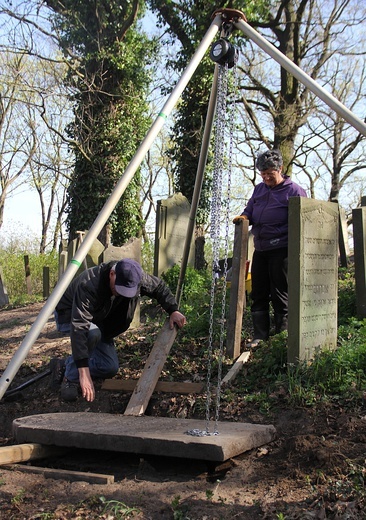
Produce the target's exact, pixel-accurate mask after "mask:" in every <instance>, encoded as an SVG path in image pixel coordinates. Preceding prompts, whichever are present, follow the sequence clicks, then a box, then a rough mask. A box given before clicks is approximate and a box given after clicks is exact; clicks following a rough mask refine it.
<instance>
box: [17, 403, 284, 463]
mask: <svg viewBox="0 0 366 520" xmlns="http://www.w3.org/2000/svg"><path fill="white" fill-rule="evenodd" d="M209 430H210V431H214V424H212V426H211V425H209ZM217 430H218V435H209V436H202V437H201V436H193V435H189V434H188V433H187V432H189V431H203V432H205V431H206V421H199V420H195V419H170V418H166V417H148V416H145V415H144V416H141V417H135V416H126V415H111V414H104V413H100V414H99V413H87V412H78V413H51V414H41V415H32V416H28V417H21V418H18V419H15V420H14V421H13V434H14V437H15V439H16V441H17V442H18V443H27V442H32V443H39V444H46V445H55V446H66V447H75V448H84V449H95V450H105V451H118V452H124V453H137V454H145V455H161V456H164V457H178V458H186V459H199V460H208V461H217V462H222V461H225V460H228V459H230V458H231V457H235V456H237V455H239V454H241V453H243V452H245V451H248V450H251V449H253V448H256V447H259V446H262V445H263V444H267V443H269V442H271V441H272V440H274V438H275V436H276V430H275V428H274V426H272V425H258V424H250V423H232V422H220V423H218V425H217Z"/></svg>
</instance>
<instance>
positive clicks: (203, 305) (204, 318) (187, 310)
mask: <svg viewBox="0 0 366 520" xmlns="http://www.w3.org/2000/svg"><path fill="white" fill-rule="evenodd" d="M179 272H180V267H179V266H178V265H175V266H173V267H172V268H171V269H169V270H168V271H166V272H165V273H163V274H162V278H163V280H164V281H165V282H166V283H167V285H168V286H169V288H170V289H171V290H172V292H173V293H175V291H176V288H177V285H178V279H179ZM210 288H211V277H210V274H209V273H208V272H207V271H197V270H196V269H193V267H190V266H187V270H186V275H185V281H184V286H183V290H182V297H181V302H180V309H181V311H182V312H183V313H184V314H185V316H186V317H187V325H185V327H184V337H185V338H186V339H187V340H188V338H190V339H191V340H192V339H193V338H198V337H204V336H205V335H207V334H208V331H209V321H210V320H209V318H210V298H209V295H210Z"/></svg>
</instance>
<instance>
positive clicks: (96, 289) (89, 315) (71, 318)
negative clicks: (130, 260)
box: [56, 261, 178, 367]
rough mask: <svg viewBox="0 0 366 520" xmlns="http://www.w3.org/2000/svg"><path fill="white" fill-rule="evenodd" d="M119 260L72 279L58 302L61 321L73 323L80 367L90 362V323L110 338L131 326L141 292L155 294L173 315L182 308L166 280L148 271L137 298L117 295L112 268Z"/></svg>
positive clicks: (76, 355) (155, 297)
mask: <svg viewBox="0 0 366 520" xmlns="http://www.w3.org/2000/svg"><path fill="white" fill-rule="evenodd" d="M115 263H116V262H115V261H114V262H109V263H104V264H100V265H98V266H96V267H92V268H90V269H87V270H86V271H84V272H83V273H81V274H80V275H79V276H78V277H76V278H75V279H74V280H73V281H72V282H71V283H70V285H69V286H68V288H67V289H66V291H65V293H64V295H63V296H62V298H61V300H60V301H59V303H58V304H57V306H56V311H57V314H58V316H57V318H58V322H59V323H60V324H61V323H70V324H71V331H70V337H71V349H72V354H73V357H74V360H75V362H76V365H77V366H78V367H81V366H88V357H89V354H88V347H87V334H88V331H89V327H90V323H94V324H95V325H97V327H99V329H100V330H101V333H102V338H103V339H105V340H107V341H108V340H111V339H112V338H114V337H116V336H118V335H119V334H121V333H122V332H124V331H125V330H127V329H128V327H129V326H130V324H131V321H132V320H133V315H134V313H135V309H136V306H137V303H138V300H139V297H140V296H149V297H151V298H154V299H155V300H156V301H157V302H158V303H159V304H160V305H161V306H162V307H163V309H164V310H165V311H166V312H167V313H168V314H169V315H170V314H172V312H174V311H176V310H178V305H177V302H176V300H175V298H174V296H173V294H172V292H171V291H170V289H169V288H168V286H167V285H166V284H165V283H164V282H163V280H161V279H160V278H157V277H156V276H151V275H149V274H147V273H145V272H143V275H142V279H141V284H140V290H139V292H138V293H137V295H136V296H135V297H134V298H124V297H123V296H113V295H112V291H111V289H110V284H109V272H110V270H111V267H112V266H113V265H114V264H115Z"/></svg>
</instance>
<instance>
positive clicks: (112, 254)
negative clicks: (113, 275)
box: [101, 238, 141, 264]
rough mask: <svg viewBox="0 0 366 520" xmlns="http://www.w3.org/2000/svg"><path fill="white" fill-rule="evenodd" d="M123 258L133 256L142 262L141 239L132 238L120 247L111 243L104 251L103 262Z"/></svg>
mask: <svg viewBox="0 0 366 520" xmlns="http://www.w3.org/2000/svg"><path fill="white" fill-rule="evenodd" d="M122 258H132V259H133V260H136V262H138V263H139V264H140V263H141V239H140V238H130V240H129V241H128V242H126V243H125V244H123V245H122V246H120V247H117V246H112V245H109V246H108V247H107V248H106V249H105V250H104V251H103V253H102V256H101V262H111V261H112V260H115V261H116V262H118V260H122Z"/></svg>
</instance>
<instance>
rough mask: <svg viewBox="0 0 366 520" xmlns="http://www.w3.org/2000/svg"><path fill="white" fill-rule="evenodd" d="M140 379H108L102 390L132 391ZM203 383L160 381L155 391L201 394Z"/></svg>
mask: <svg viewBox="0 0 366 520" xmlns="http://www.w3.org/2000/svg"><path fill="white" fill-rule="evenodd" d="M137 383H138V381H135V380H133V379H128V380H125V381H124V380H122V379H106V380H105V381H104V382H103V384H102V390H114V391H119V392H132V391H133V390H134V389H135V388H136V385H137ZM204 388H205V385H204V384H203V383H183V382H170V381H158V382H157V383H156V386H155V388H154V392H172V393H176V394H200V393H202V392H203V391H204Z"/></svg>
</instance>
